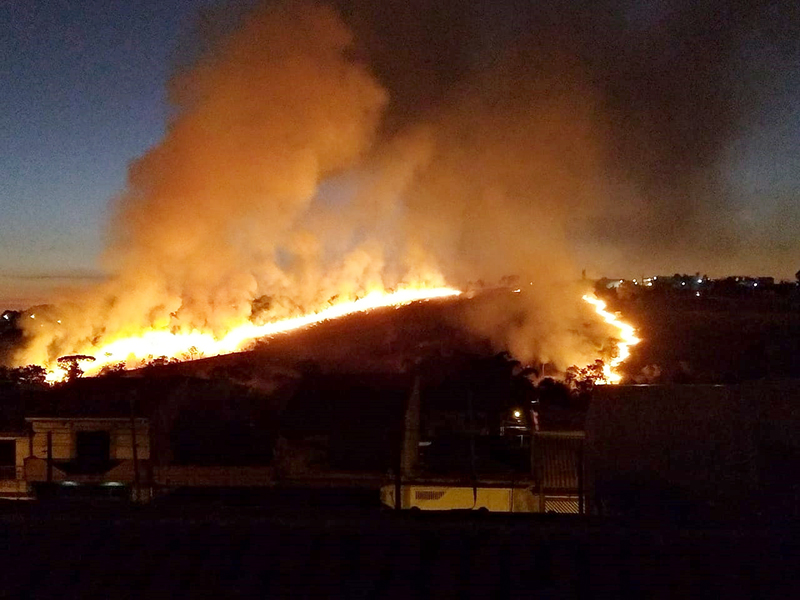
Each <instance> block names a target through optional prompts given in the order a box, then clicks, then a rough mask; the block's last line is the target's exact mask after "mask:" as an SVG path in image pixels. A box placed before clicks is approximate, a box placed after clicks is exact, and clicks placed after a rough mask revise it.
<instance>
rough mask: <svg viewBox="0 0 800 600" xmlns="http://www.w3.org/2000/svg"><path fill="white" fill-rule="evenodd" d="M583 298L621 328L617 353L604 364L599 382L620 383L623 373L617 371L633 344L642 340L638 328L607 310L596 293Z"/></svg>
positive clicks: (609, 322)
mask: <svg viewBox="0 0 800 600" xmlns="http://www.w3.org/2000/svg"><path fill="white" fill-rule="evenodd" d="M583 300H584V301H585V302H588V303H589V304H591V305H592V306H593V307H594V311H595V312H596V313H597V314H598V315H600V317H602V319H603V320H604V321H605V322H606V323H608V324H609V325H612V326H614V327H616V328H617V329H618V330H619V341H618V342H617V355H616V356H615V357H614V358H612V359H611V360H610V361H609V363H608V364H606V365H604V366H603V381H599V382H598V383H606V384H608V383H612V384H613V383H619V382H620V381H621V380H622V375H620V374H619V373H617V372H616V368H617V367H619V366H620V365H621V364H622V363H623V362H625V360H626V359H627V358H628V357H629V356H630V355H631V346H635V345H636V344H638V343H639V342H641V341H642V340H640V339H639V338H638V337H636V329H635V328H634V327H633V325H629V324H628V323H624V322H623V321H621V320H620V319H619V317H617V315H615V314H613V313H610V312H608V311H607V310H606V303H605V302H604V301H602V300H600V298H598V297H597V296H595V295H591V296H590V295H588V294H587V295H584V296H583Z"/></svg>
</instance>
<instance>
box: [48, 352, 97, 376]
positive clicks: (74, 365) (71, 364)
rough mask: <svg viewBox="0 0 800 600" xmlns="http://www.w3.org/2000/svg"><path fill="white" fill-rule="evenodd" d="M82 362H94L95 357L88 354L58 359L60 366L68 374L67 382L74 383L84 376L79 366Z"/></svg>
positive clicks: (71, 355)
mask: <svg viewBox="0 0 800 600" xmlns="http://www.w3.org/2000/svg"><path fill="white" fill-rule="evenodd" d="M81 361H87V362H94V356H89V355H88V354H70V355H69V356H62V357H60V358H59V359H58V361H57V362H58V365H59V366H60V367H61V368H62V369H64V370H65V371H66V372H67V381H74V380H75V379H78V378H79V377H81V376H82V375H83V369H81V366H80V365H79V364H78V363H80V362H81Z"/></svg>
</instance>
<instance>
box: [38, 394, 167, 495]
mask: <svg viewBox="0 0 800 600" xmlns="http://www.w3.org/2000/svg"><path fill="white" fill-rule="evenodd" d="M80 383H82V384H83V383H84V382H80ZM86 383H87V384H88V385H87V384H84V385H79V386H72V387H71V388H65V389H63V390H59V391H58V392H57V393H55V394H53V393H50V394H42V395H40V396H39V397H37V398H36V399H34V400H33V401H31V402H29V403H28V406H26V408H25V416H24V422H25V424H26V431H27V437H28V440H27V442H28V443H27V449H26V450H27V451H26V452H25V454H24V455H25V458H24V459H23V464H24V474H23V476H24V479H25V480H26V481H27V483H28V485H29V486H30V489H31V491H32V492H33V494H34V495H35V496H36V497H38V498H46V497H53V496H58V497H64V496H81V497H84V496H92V497H96V496H100V497H114V498H128V497H129V498H131V499H134V500H145V499H146V498H147V497H149V495H150V493H151V487H152V486H151V479H152V477H151V470H150V422H149V419H147V418H146V417H145V416H143V415H142V414H141V413H140V411H139V409H138V404H137V403H136V402H135V401H134V399H135V396H134V395H132V394H130V393H124V392H121V393H120V392H118V393H116V394H107V393H105V392H106V390H105V386H100V385H97V384H96V383H94V382H86Z"/></svg>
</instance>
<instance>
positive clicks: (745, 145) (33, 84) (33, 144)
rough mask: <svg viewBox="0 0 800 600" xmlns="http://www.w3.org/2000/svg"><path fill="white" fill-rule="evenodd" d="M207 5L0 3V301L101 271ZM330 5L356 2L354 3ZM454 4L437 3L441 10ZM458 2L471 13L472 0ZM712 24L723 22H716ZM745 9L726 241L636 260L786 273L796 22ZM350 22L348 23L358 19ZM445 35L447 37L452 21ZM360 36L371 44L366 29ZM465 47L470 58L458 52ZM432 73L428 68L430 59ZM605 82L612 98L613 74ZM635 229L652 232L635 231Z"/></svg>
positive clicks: (793, 194) (795, 224)
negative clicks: (115, 203)
mask: <svg viewBox="0 0 800 600" xmlns="http://www.w3.org/2000/svg"><path fill="white" fill-rule="evenodd" d="M211 4H214V2H213V1H212V0H180V1H178V0H158V1H157V0H148V1H119V0H105V1H100V0H80V1H79V0H8V1H6V2H3V3H0V28H2V31H3V35H2V36H0V82H1V85H0V149H2V153H0V308H11V307H24V306H27V305H30V304H33V303H37V302H41V301H46V300H47V299H48V298H49V297H50V295H51V291H52V290H53V289H54V288H55V287H58V286H62V285H65V284H66V285H72V284H80V283H81V282H82V281H87V280H92V279H94V278H98V277H100V276H101V267H100V254H101V252H102V249H103V247H104V245H105V239H104V236H105V231H106V229H105V227H106V223H107V220H108V217H109V214H108V212H109V211H108V206H109V201H110V200H111V199H112V198H113V197H114V196H115V195H116V194H118V193H119V192H120V191H121V190H122V189H123V188H124V186H125V179H126V169H127V167H128V164H129V163H130V161H132V160H133V159H135V158H137V157H139V156H141V155H142V154H143V153H144V152H145V151H146V150H147V149H148V148H150V147H151V146H153V145H154V144H156V143H157V142H158V141H159V139H160V138H161V137H162V135H163V133H164V128H165V125H166V121H167V117H168V115H169V107H168V104H167V98H166V87H165V86H166V84H167V82H168V80H169V77H170V75H171V74H172V73H173V72H174V68H175V65H176V63H178V62H180V61H179V57H180V56H181V55H182V53H185V52H187V51H190V50H191V48H192V47H196V39H194V36H193V35H192V33H191V32H192V31H193V29H194V26H195V25H196V23H197V15H198V10H199V9H200V8H202V7H204V6H208V5H211ZM338 4H339V5H342V6H344V7H345V8H347V7H349V8H354V7H357V6H358V2H346V1H345V2H339V3H338ZM458 4H459V3H458V2H446V3H443V5H447V6H449V7H450V9H453V6H456V7H457V5H458ZM500 4H502V6H503V8H502V9H500V8H497V9H494V8H493V6H494V4H493V3H491V2H485V3H475V5H474V6H478V7H479V9H478V11H477V12H478V13H480V11H481V10H482V11H484V12H486V13H491V15H489V18H486V15H485V14H479V15H478V16H479V17H480V19H479V20H482V21H487V22H490V23H494V25H495V26H494V28H492V25H487V31H488V33H487V35H486V36H485V39H483V40H482V41H481V43H482V44H483V45H482V46H476V48H475V54H476V55H477V54H480V53H482V52H485V50H486V48H487V47H491V45H492V44H493V43H494V42H495V41H496V39H497V38H501V39H502V38H504V36H511V35H514V34H515V31H514V29H515V25H514V24H515V23H516V22H517V21H516V18H517V13H516V12H515V10H514V8H513V7H514V3H513V2H506V3H500ZM519 6H522V4H520V5H519ZM671 6H672V4H671V3H668V2H657V1H653V2H634V3H624V2H623V3H620V4H619V6H615V10H618V12H619V15H618V16H619V17H620V19H622V20H623V21H624V22H625V23H626V26H627V27H628V28H630V29H633V30H636V29H642V28H648V27H654V26H657V24H658V22H659V20H660V19H663V18H665V17H664V14H666V13H668V12H669V10H670V7H671ZM509 7H512V8H509ZM626 7H627V8H626ZM517 8H519V7H517ZM520 10H521V11H522V12H525V11H526V10H527V9H525V8H521V9H520ZM472 13H473V15H474V14H475V13H476V10H475V9H474V7H473V9H472ZM570 14H571V13H570ZM765 14H766V13H765ZM373 17H374V15H372V16H371V17H369V18H373ZM369 18H368V19H367V20H369ZM375 20H376V22H377V21H379V19H375ZM778 21H781V23H780V27H778V28H777V30H776V29H775V28H774V26H775V25H776V23H777V22H778ZM522 22H524V21H522ZM497 23H504V24H505V26H504V27H499V26H497ZM654 23H655V25H654ZM720 23H721V27H722V28H725V27H727V21H725V20H721V21H720ZM754 23H756V26H753V27H749V26H748V27H743V28H741V29H737V32H736V34H735V35H733V36H732V39H733V40H734V43H733V46H734V49H733V50H732V51H731V54H733V55H735V60H733V61H731V62H730V65H734V66H736V67H737V68H736V71H730V72H726V73H724V74H723V75H724V77H723V78H724V79H725V81H726V86H727V87H726V88H725V89H726V92H725V93H729V94H735V95H736V97H735V99H734V101H733V102H731V103H730V104H731V105H732V106H734V107H735V108H736V109H737V110H740V111H741V114H742V115H744V117H743V118H740V119H739V122H738V124H737V126H736V127H735V128H731V130H730V132H728V133H727V134H726V136H725V139H724V140H723V141H722V142H716V143H717V144H718V145H720V146H721V150H719V151H716V153H715V161H714V168H716V169H718V170H719V173H718V178H719V180H720V181H721V182H722V184H721V185H720V189H724V190H725V197H724V198H721V199H719V201H718V203H717V204H715V206H714V207H713V215H712V217H713V218H714V219H717V220H718V221H719V222H720V223H722V224H723V225H724V226H725V228H726V229H728V232H727V235H726V239H728V240H729V244H728V245H727V246H726V247H725V249H724V251H723V252H721V253H717V254H720V255H719V256H717V259H716V261H715V262H714V263H713V264H703V263H700V262H699V259H698V256H703V254H702V253H699V254H695V253H693V252H688V253H687V254H685V255H682V254H681V253H680V252H670V253H665V255H664V258H663V260H660V261H659V260H653V261H650V262H648V263H646V264H647V265H648V266H652V267H653V268H654V270H656V269H657V270H658V271H659V272H663V273H671V272H675V271H688V272H694V271H697V270H699V271H707V272H709V274H715V275H720V274H726V273H727V274H758V275H761V274H764V275H773V276H776V277H779V278H790V277H793V274H794V272H795V271H796V270H797V269H798V268H800V241H799V240H800V235H798V231H800V228H799V226H800V208H798V204H800V202H798V200H799V199H800V153H798V148H800V53H798V51H797V43H798V42H797V41H796V40H797V38H798V37H800V36H797V35H795V36H792V33H793V32H794V33H798V32H796V30H795V29H794V27H795V25H796V23H795V22H789V23H786V22H785V18H784V16H783V13H782V12H780V11H778V12H777V13H776V16H775V15H774V16H769V15H767V16H766V17H763V16H760V17H759V18H758V19H755V20H754ZM461 25H463V23H461ZM433 27H438V28H439V29H440V30H441V31H445V32H447V31H448V22H447V20H446V19H445V22H444V25H442V22H439V23H436V24H435V25H433ZM355 30H356V33H357V35H358V31H359V29H358V26H356V27H355ZM454 30H455V27H454ZM372 31H373V32H380V31H382V30H381V28H380V27H375V28H374V29H373V30H372ZM378 35H380V34H379V33H378ZM776 36H777V37H778V38H780V39H778V40H777V41H776V40H775V39H773V38H775V37H776ZM453 39H454V40H455V41H454V42H453V43H454V44H458V43H461V42H459V40H458V34H457V33H454V34H453ZM465 39H467V38H465ZM773 42H775V43H774V44H773ZM373 46H374V47H377V48H380V43H378V44H374V42H373ZM440 46H441V47H440ZM432 48H433V50H434V51H435V52H438V51H440V50H441V54H442V55H446V54H447V51H448V50H452V47H449V46H447V41H444V42H441V44H439V43H438V42H437V44H434V45H433V46H432ZM465 50H469V49H465ZM463 53H464V54H467V55H469V52H468V51H464V52H463ZM377 54H379V52H378V53H377ZM460 58H463V57H460ZM412 59H413V57H412ZM441 60H442V61H444V59H441ZM470 60H474V61H477V62H479V61H480V60H482V59H481V58H477V59H476V58H474V57H471V56H470ZM589 60H590V61H591V59H589ZM374 64H375V65H376V67H375V68H376V70H377V71H379V73H378V75H379V77H382V76H383V75H384V73H382V72H381V71H385V72H391V60H390V59H386V58H385V57H384V59H381V58H380V56H379V57H378V58H377V59H376V61H375V63H374ZM630 64H634V63H633V62H630ZM630 64H629V65H628V66H630ZM434 67H436V65H434ZM456 67H459V65H455V67H454V69H455V70H457V68H456ZM604 68H607V65H606V66H605V67H604ZM440 70H442V69H440ZM596 70H597V72H599V73H602V72H604V71H602V70H601V69H600V68H599V67H598V68H597V69H596ZM611 72H613V69H612V70H611ZM432 74H433V75H436V68H434V69H433V72H432ZM615 76H616V74H615ZM386 79H388V80H389V84H388V86H387V87H388V88H389V90H390V92H394V91H395V90H396V89H397V90H400V93H399V94H398V95H399V97H400V101H399V102H398V103H397V106H398V108H396V110H395V114H394V115H393V114H392V113H390V117H392V116H394V118H395V120H401V121H402V114H401V116H400V117H399V118H398V117H397V114H400V113H402V112H403V111H404V110H406V111H413V109H411V108H408V106H411V105H412V104H413V103H414V102H416V100H414V101H412V100H408V102H407V104H408V106H404V105H403V89H404V87H403V86H407V82H405V81H404V80H403V78H402V77H400V76H397V77H395V79H394V80H393V81H392V75H391V74H390V75H388V76H386ZM619 80H620V81H623V80H624V79H623V78H620V79H619ZM613 83H614V82H613V81H612V84H613ZM418 87H420V88H421V89H420V90H417V92H418V93H417V94H416V95H411V94H408V95H407V97H408V98H412V97H413V98H415V99H416V98H420V97H421V98H423V101H424V99H425V97H426V92H427V91H428V90H426V89H425V86H424V85H422V86H419V85H418ZM432 87H435V86H432ZM609 88H610V89H612V90H613V89H616V91H617V92H618V98H622V99H623V100H621V101H625V100H624V99H625V98H626V93H627V91H626V90H627V88H625V87H624V86H622V87H620V86H618V87H617V88H614V87H613V85H609ZM620 90H621V91H620ZM435 91H436V90H434V91H431V92H430V94H429V95H431V96H433V95H435ZM640 101H641V98H633V100H632V102H640ZM423 103H424V102H423ZM623 112H624V111H623ZM633 113H634V111H631V114H633ZM645 117H647V114H646V111H645ZM644 130H645V131H646V128H645V129H644ZM664 139H667V138H666V137H665V138H664ZM658 140H659V138H658V136H656V143H657V142H658ZM632 147H636V146H635V144H634V145H633V146H632ZM671 155H672V154H671V153H670V152H665V153H664V156H666V157H669V156H671ZM698 223H700V221H698ZM688 226H689V227H691V222H690V223H689V225H688ZM698 226H700V225H699V224H698ZM604 227H607V228H610V227H613V224H608V225H604V224H599V229H600V231H601V232H602V230H603V228H604ZM620 231H624V232H625V233H624V235H626V236H628V237H630V236H634V237H635V236H636V235H637V230H636V228H635V227H634V228H632V229H631V228H628V229H625V228H622V229H621V230H620ZM616 235H623V234H622V233H617V234H616ZM642 235H643V236H647V237H648V238H652V239H654V240H656V239H659V238H658V236H655V237H654V236H652V235H651V232H644V233H642ZM588 237H591V240H590V241H588V242H587V243H585V244H583V245H581V244H580V243H579V244H578V255H579V257H580V256H582V255H585V257H586V260H587V262H588V264H589V266H590V269H591V270H592V271H593V272H594V273H595V274H597V275H600V274H607V275H613V276H618V275H619V276H631V277H633V276H637V275H639V274H640V273H638V272H636V271H634V272H630V270H629V269H628V268H627V265H626V261H625V258H624V257H625V255H630V252H631V248H636V242H635V240H634V241H633V242H632V243H631V242H630V240H629V241H628V242H626V244H625V245H616V244H615V234H609V242H608V246H607V247H603V239H604V237H603V235H602V234H598V233H597V232H593V233H592V235H591V236H588ZM700 237H702V236H700ZM587 239H588V238H587ZM731 240H732V241H731ZM598 244H599V245H600V246H598ZM598 247H600V251H598ZM652 248H653V244H643V245H642V249H643V252H652ZM710 254H714V253H713V252H711V253H710ZM597 257H600V258H597ZM592 260H594V261H595V262H591V261H592ZM640 264H641V263H640ZM640 264H637V267H639V266H640Z"/></svg>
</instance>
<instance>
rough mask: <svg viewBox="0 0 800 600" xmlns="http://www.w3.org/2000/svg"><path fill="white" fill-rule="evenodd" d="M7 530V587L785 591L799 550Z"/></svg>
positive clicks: (396, 519)
mask: <svg viewBox="0 0 800 600" xmlns="http://www.w3.org/2000/svg"><path fill="white" fill-rule="evenodd" d="M519 517H522V518H519ZM0 537H1V538H2V539H3V540H4V546H5V548H6V550H7V551H6V553H5V555H4V559H3V561H2V563H1V565H2V566H0V573H1V574H2V580H3V587H2V589H3V595H4V597H9V598H11V597H27V598H45V597H60V598H253V597H260V598H266V597H270V598H289V597H291V598H307V597H337V598H403V599H408V598H432V597H437V598H452V597H466V598H491V597H500V598H506V597H510V598H531V597H536V598H539V597H541V598H626V597H641V598H680V597H687V598H690V597H701V596H703V595H707V596H708V597H714V598H726V599H734V598H779V597H780V598H790V597H794V596H795V589H794V586H795V573H796V570H795V569H796V567H797V566H798V562H799V561H800V541H799V540H800V538H798V536H797V530H796V527H795V526H794V525H787V524H783V525H782V526H781V527H755V526H753V527H747V526H737V527H729V526H725V527H723V526H719V527H703V526H697V525H695V526H691V527H689V526H682V527H681V526H675V525H669V526H668V525H665V524H658V523H638V524H635V523H633V524H632V523H627V524H623V523H619V522H614V521H587V520H582V519H580V518H571V517H564V516H557V515H539V516H537V517H532V516H530V515H526V516H516V518H514V516H499V515H476V514H444V515H442V514H433V515H432V514H420V515H414V514H407V513H406V514H397V513H392V512H389V513H381V512H379V511H378V510H377V509H376V508H357V509H339V510H337V509H335V508H331V507H328V508H325V507H323V506H315V507H308V508H307V509H305V510H304V509H300V508H298V507H294V508H293V509H292V510H288V509H283V510H279V511H275V510H271V511H265V510H257V509H253V508H245V507H231V506H228V507H223V506H221V505H217V506H209V505H206V506H202V507H198V506H195V507H193V508H192V507H186V506H184V508H183V510H181V511H177V510H173V511H170V510H166V509H159V510H156V509H153V508H147V509H140V510H136V509H131V508H122V507H119V508H112V509H104V508H99V507H95V508H89V507H85V506H81V507H77V506H76V507H72V508H69V507H67V508H59V507H56V506H52V507H49V508H48V507H46V506H45V507H42V506H39V507H33V506H14V507H11V508H9V509H7V510H6V511H5V514H4V515H3V516H2V517H0Z"/></svg>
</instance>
